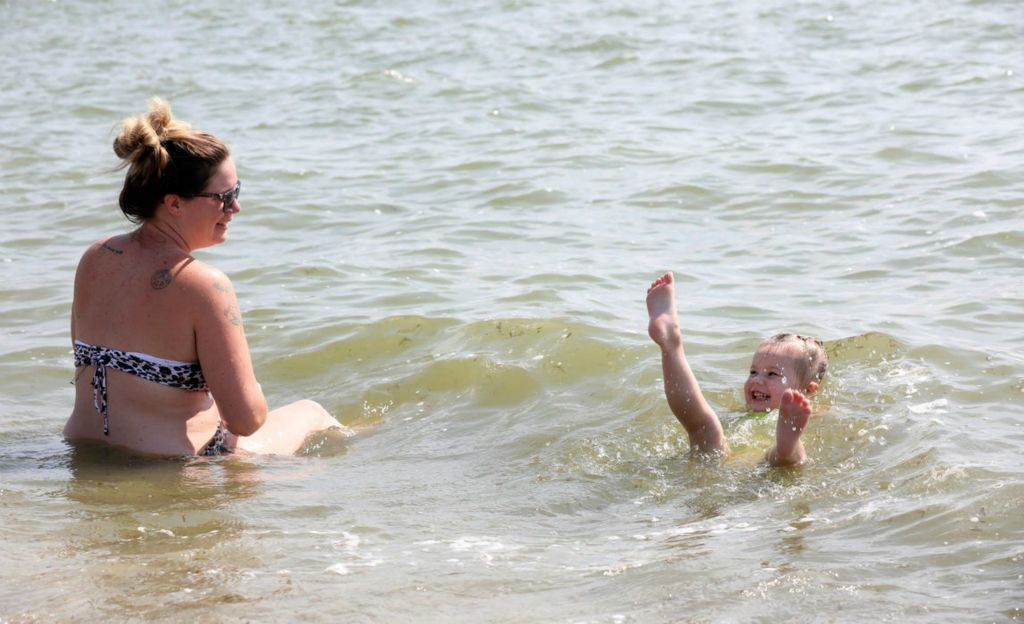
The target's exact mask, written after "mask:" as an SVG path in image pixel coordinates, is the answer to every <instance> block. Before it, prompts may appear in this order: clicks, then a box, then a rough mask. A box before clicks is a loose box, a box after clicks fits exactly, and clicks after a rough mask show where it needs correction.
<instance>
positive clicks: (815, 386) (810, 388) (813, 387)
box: [804, 381, 818, 396]
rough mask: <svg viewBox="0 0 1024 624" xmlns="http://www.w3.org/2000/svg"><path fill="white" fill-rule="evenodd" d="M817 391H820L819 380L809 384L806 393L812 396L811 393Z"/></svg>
mask: <svg viewBox="0 0 1024 624" xmlns="http://www.w3.org/2000/svg"><path fill="white" fill-rule="evenodd" d="M817 391H818V382H816V381H812V382H811V383H809V384H807V388H806V389H805V390H804V394H806V395H807V396H810V395H812V394H814V393H815V392H817Z"/></svg>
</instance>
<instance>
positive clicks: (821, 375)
mask: <svg viewBox="0 0 1024 624" xmlns="http://www.w3.org/2000/svg"><path fill="white" fill-rule="evenodd" d="M790 343H800V344H802V345H803V347H804V350H805V351H806V353H807V356H806V357H805V358H800V359H799V360H798V361H799V363H800V370H799V371H798V372H799V374H800V378H801V379H803V385H804V386H806V385H807V384H809V383H811V382H812V381H814V382H817V383H821V382H822V380H823V379H825V371H826V370H827V369H828V353H826V352H825V345H824V343H822V342H821V340H819V339H817V338H815V337H813V336H803V335H801V334H788V333H785V334H775V335H774V336H772V337H771V338H768V339H767V340H765V341H764V342H762V343H761V344H762V345H768V346H770V345H779V346H781V345H784V344H790Z"/></svg>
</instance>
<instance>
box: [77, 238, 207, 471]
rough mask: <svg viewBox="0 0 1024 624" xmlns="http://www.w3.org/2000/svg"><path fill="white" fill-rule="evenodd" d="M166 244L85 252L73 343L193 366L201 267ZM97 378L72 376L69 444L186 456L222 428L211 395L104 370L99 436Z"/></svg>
mask: <svg viewBox="0 0 1024 624" xmlns="http://www.w3.org/2000/svg"><path fill="white" fill-rule="evenodd" d="M167 243H168V241H166V240H160V238H159V237H154V236H152V235H147V234H146V233H144V232H143V231H141V230H140V231H137V232H135V233H132V234H124V235H120V236H114V237H111V238H109V239H106V240H104V241H101V242H98V243H96V244H94V245H93V246H91V247H90V248H89V250H88V251H86V253H85V254H84V255H83V256H82V260H81V261H80V263H79V267H78V272H77V274H76V277H75V297H74V303H73V306H72V330H71V333H72V339H73V340H74V341H76V342H78V343H82V344H85V345H91V346H95V347H104V348H108V349H115V350H119V351H124V352H135V353H138V354H141V355H143V356H148V357H150V358H156V359H159V360H172V361H176V362H179V363H193V362H196V361H198V354H197V350H196V341H195V329H194V325H195V323H194V318H193V310H192V306H191V305H189V304H190V300H191V298H192V294H193V293H191V292H190V291H191V290H193V289H194V287H195V284H194V282H195V281H196V280H197V278H199V276H200V275H199V274H201V273H202V269H203V268H204V267H202V265H200V263H198V262H196V261H195V260H194V259H192V258H191V257H190V256H189V255H188V254H186V253H184V252H182V251H181V250H180V249H177V248H176V247H174V246H173V245H168V244H167ZM95 372H96V367H95V365H94V364H92V365H86V366H83V367H80V368H79V371H78V373H77V381H76V384H77V391H76V400H75V409H74V412H73V413H72V417H71V419H70V420H69V422H68V426H67V428H66V429H65V435H67V436H68V437H69V438H86V439H90V438H91V439H103V438H104V437H105V438H106V439H107V441H108V442H110V443H112V444H117V445H120V446H127V447H129V448H132V449H135V450H138V451H142V452H152V453H158V454H179V453H181V454H184V453H192V452H195V450H196V449H197V448H201V447H202V446H203V444H205V443H206V441H207V439H208V438H209V437H210V431H213V430H215V428H216V426H217V423H218V422H219V416H218V414H217V410H216V407H215V405H214V403H213V401H212V399H211V398H210V395H209V393H208V392H205V391H200V392H196V391H182V389H181V388H177V387H173V386H167V385H162V384H160V383H156V382H154V381H150V380H147V379H144V378H141V377H138V376H136V375H133V374H131V373H127V372H122V371H119V370H116V369H111V368H108V369H107V371H106V393H105V394H106V398H107V401H106V403H107V405H106V410H107V411H108V413H109V416H108V420H109V432H108V433H107V434H104V432H103V430H104V426H103V422H102V421H103V416H104V414H103V413H102V411H103V410H97V409H96V406H95V405H94V403H95V402H96V401H95V400H94V396H93V388H92V385H91V384H90V383H89V380H90V379H92V378H93V376H94V375H95ZM95 398H99V397H95ZM143 432H144V433H143ZM155 434H156V435H155Z"/></svg>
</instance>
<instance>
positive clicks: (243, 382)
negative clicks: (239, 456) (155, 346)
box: [194, 266, 267, 436]
mask: <svg viewBox="0 0 1024 624" xmlns="http://www.w3.org/2000/svg"><path fill="white" fill-rule="evenodd" d="M197 268H198V269H199V271H198V273H199V274H198V275H197V276H196V279H195V282H194V287H195V288H196V290H197V291H198V292H197V293H196V295H197V296H196V297H195V298H194V301H195V305H196V309H195V316H194V318H195V340H196V353H198V355H199V362H200V364H201V365H202V367H203V376H204V377H206V383H207V384H208V385H209V386H210V392H211V393H212V394H213V399H214V401H216V402H217V408H218V410H219V411H220V416H221V419H222V420H223V421H224V422H225V423H226V424H227V426H228V429H229V430H230V431H231V432H232V433H234V434H236V435H240V436H248V435H252V434H253V433H255V432H256V431H257V430H258V429H259V428H260V427H261V426H263V423H264V422H265V421H266V418H267V401H266V399H265V398H264V396H263V390H262V389H261V388H260V385H259V383H257V382H256V375H255V373H254V372H253V368H252V358H251V356H250V354H249V343H248V341H247V340H246V338H245V330H244V328H243V326H242V313H241V310H240V309H239V307H238V299H237V297H236V296H235V289H234V287H233V286H232V285H231V280H229V279H228V277H227V276H226V275H224V273H223V272H221V271H219V270H217V269H215V268H213V267H209V266H200V267H197Z"/></svg>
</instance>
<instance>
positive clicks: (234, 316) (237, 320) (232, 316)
mask: <svg viewBox="0 0 1024 624" xmlns="http://www.w3.org/2000/svg"><path fill="white" fill-rule="evenodd" d="M224 318H226V319H227V320H228V322H229V323H231V324H232V325H235V326H238V325H241V324H242V317H241V316H240V315H239V314H238V312H237V311H236V310H234V309H233V308H232V307H231V306H228V307H226V308H224Z"/></svg>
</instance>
